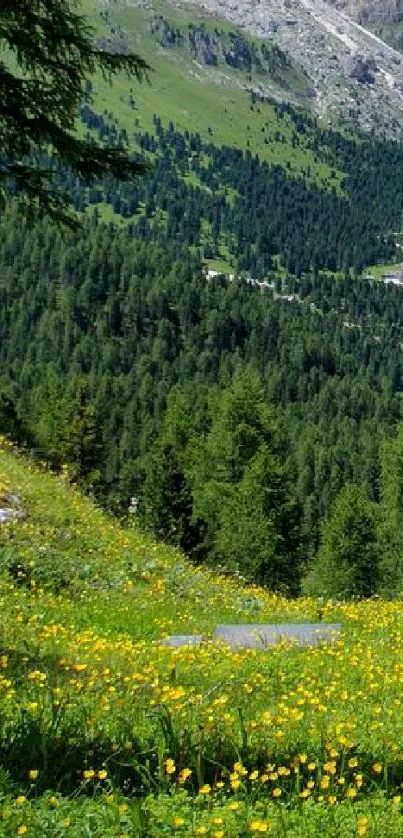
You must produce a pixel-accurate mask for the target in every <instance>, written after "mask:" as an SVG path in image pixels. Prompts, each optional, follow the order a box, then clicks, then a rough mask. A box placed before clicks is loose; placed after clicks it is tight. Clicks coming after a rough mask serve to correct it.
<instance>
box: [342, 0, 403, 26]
mask: <svg viewBox="0 0 403 838" xmlns="http://www.w3.org/2000/svg"><path fill="white" fill-rule="evenodd" d="M327 2H328V3H329V5H331V6H335V7H336V8H337V9H341V10H342V11H343V12H346V13H347V14H348V15H350V17H352V18H353V20H356V21H357V22H358V23H361V24H362V25H363V26H368V25H369V26H374V25H376V24H385V23H400V22H401V21H402V20H403V0H327Z"/></svg>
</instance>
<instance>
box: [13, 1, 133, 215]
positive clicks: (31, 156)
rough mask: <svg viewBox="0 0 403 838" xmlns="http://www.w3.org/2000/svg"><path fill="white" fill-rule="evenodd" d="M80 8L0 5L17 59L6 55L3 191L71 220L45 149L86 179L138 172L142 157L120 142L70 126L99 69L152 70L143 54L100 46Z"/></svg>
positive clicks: (110, 73)
mask: <svg viewBox="0 0 403 838" xmlns="http://www.w3.org/2000/svg"><path fill="white" fill-rule="evenodd" d="M75 6H76V3H75V2H74V0H18V3H16V2H15V0H2V3H1V6H0V44H1V46H2V47H5V48H6V50H5V51H4V52H3V55H6V54H7V51H8V53H9V55H10V58H11V60H9V61H8V60H6V59H5V58H4V57H3V59H2V60H1V61H0V91H1V96H0V146H1V157H0V189H1V192H0V196H1V195H4V190H5V188H7V187H8V188H9V189H10V188H11V189H12V190H13V191H16V192H17V194H19V195H21V196H23V197H25V198H26V199H27V200H28V201H29V203H30V205H31V206H32V205H39V206H40V207H41V208H42V209H46V210H47V211H48V212H50V213H52V214H53V215H55V216H56V217H59V218H60V217H64V218H67V219H68V218H69V216H68V215H66V213H65V212H63V209H62V208H63V205H64V199H63V196H62V195H61V194H60V192H58V191H55V188H54V185H55V180H54V175H53V174H52V171H51V169H50V167H49V166H46V165H44V164H43V162H42V161H41V158H40V153H41V152H43V151H44V150H45V149H49V148H51V149H52V150H53V151H54V152H56V153H57V155H58V157H59V159H61V160H62V161H64V162H65V163H67V164H68V165H69V166H70V167H72V168H73V169H74V170H75V172H76V173H77V174H78V175H80V176H82V177H83V178H87V179H88V178H93V177H100V176H102V175H106V174H112V175H114V176H115V177H117V178H123V179H125V178H129V177H132V175H133V174H134V173H135V172H138V171H139V168H140V167H139V165H138V162H136V161H135V160H133V159H131V158H130V157H129V156H128V155H127V154H126V153H125V152H124V151H122V150H121V149H118V148H116V147H112V146H101V145H100V144H98V143H95V142H93V141H91V140H87V139H86V140H81V139H79V137H78V136H77V134H74V133H73V130H72V129H73V128H74V125H75V122H76V118H77V113H78V110H79V107H80V105H81V102H82V100H83V99H84V98H87V99H88V97H89V96H90V95H91V94H90V93H89V89H88V84H87V82H88V78H89V76H90V75H92V74H93V73H94V71H95V70H97V69H98V70H100V71H101V72H102V74H103V75H104V77H106V78H109V79H110V78H111V77H112V76H113V75H114V74H115V73H116V72H118V71H119V70H125V71H126V72H127V73H128V74H129V76H135V77H137V79H141V78H142V77H143V76H144V74H145V72H146V71H147V69H148V68H147V64H146V63H145V62H144V61H143V59H141V58H139V57H138V56H137V55H133V54H129V55H122V54H120V53H119V54H118V53H116V52H107V51H105V50H101V49H98V48H97V47H96V46H95V44H94V39H93V34H94V33H93V32H92V30H91V28H90V27H89V25H88V22H87V21H86V19H85V17H83V16H82V15H81V14H79V13H78V12H77V11H76V10H75ZM14 62H15V63H16V69H14V67H15V64H14ZM53 168H54V167H53Z"/></svg>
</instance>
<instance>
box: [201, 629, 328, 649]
mask: <svg viewBox="0 0 403 838" xmlns="http://www.w3.org/2000/svg"><path fill="white" fill-rule="evenodd" d="M341 631H342V626H341V625H340V624H338V623H300V624H299V623H283V624H281V623H279V624H260V625H259V624H252V625H221V626H217V628H216V630H215V632H214V634H213V640H221V641H223V642H224V643H227V644H228V645H229V646H231V647H232V648H236V649H265V648H266V647H268V646H275V645H276V644H277V643H280V642H281V641H284V640H288V641H289V642H290V643H291V644H295V645H297V646H318V645H319V644H320V643H323V642H328V643H329V642H332V641H334V640H336V639H338V636H339V635H340V632H341Z"/></svg>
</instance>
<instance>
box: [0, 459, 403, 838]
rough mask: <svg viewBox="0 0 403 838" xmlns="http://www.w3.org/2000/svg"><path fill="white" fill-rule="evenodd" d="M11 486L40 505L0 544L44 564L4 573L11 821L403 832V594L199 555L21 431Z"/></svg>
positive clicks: (7, 821)
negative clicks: (113, 511) (218, 570)
mask: <svg viewBox="0 0 403 838" xmlns="http://www.w3.org/2000/svg"><path fill="white" fill-rule="evenodd" d="M8 492H17V493H18V494H19V496H20V497H21V500H22V505H23V508H24V509H25V510H26V513H27V517H26V519H25V521H22V522H21V521H20V522H17V523H15V524H8V525H1V528H0V561H1V564H2V565H3V568H4V567H5V566H6V565H9V564H10V563H12V562H14V563H15V562H19V563H21V564H22V565H24V567H25V568H27V570H28V573H29V577H30V578H29V580H28V584H27V583H24V584H18V583H15V584H14V585H13V584H11V582H10V577H9V576H8V575H7V574H6V573H5V571H4V570H3V571H2V573H0V580H1V586H0V605H1V609H2V624H1V644H0V646H1V648H0V810H1V817H0V835H4V836H11V835H15V834H25V832H24V827H26V828H27V834H28V835H29V836H35V838H39V836H40V837H41V838H42V837H43V836H49V838H50V836H52V838H54V836H61V835H64V834H65V830H66V829H68V830H69V831H68V834H70V835H72V836H74V838H76V836H77V837H78V836H87V835H91V836H99V838H101V836H102V838H105V836H112V835H115V836H116V835H120V836H123V835H136V836H137V835H143V836H144V838H145V836H147V838H152V837H153V836H155V838H157V837H158V838H160V836H163V835H186V836H188V835H203V834H204V835H208V836H216V838H217V836H219V838H235V836H247V835H250V834H253V833H254V832H255V833H259V832H271V833H272V834H273V835H276V836H280V835H288V836H290V838H307V836H308V835H309V836H310V838H319V836H321V837H322V836H324V835H326V838H331V837H332V836H333V838H336V836H337V838H348V837H349V838H351V837H352V836H354V835H365V834H368V835H377V836H378V838H379V837H382V836H393V838H398V836H400V835H401V834H402V832H403V817H402V815H401V806H400V802H399V800H398V797H399V787H400V784H401V783H402V782H403V722H402V714H401V683H402V678H403V669H402V663H401V660H402V651H403V634H402V628H403V605H402V603H401V602H397V603H393V604H392V603H383V602H380V601H372V602H368V603H362V604H355V605H354V604H349V605H333V604H332V603H319V602H315V601H312V600H307V599H301V600H299V601H287V600H285V599H282V598H281V597H278V596H274V595H272V594H270V593H269V592H267V591H262V590H259V589H249V590H248V589H246V588H245V587H243V586H242V585H241V584H240V583H239V582H237V581H236V580H235V581H232V580H229V579H224V578H220V577H217V576H214V575H213V574H208V573H206V572H203V571H201V570H195V569H194V568H191V567H190V566H189V565H188V563H187V562H186V561H185V560H184V559H183V558H182V557H181V556H179V555H178V554H177V553H175V551H174V550H172V549H171V548H167V547H166V546H163V545H157V544H155V543H154V542H153V541H151V540H150V539H149V538H147V537H146V536H144V535H143V534H142V533H141V532H139V531H138V530H137V528H136V527H135V526H133V525H132V526H130V527H128V528H124V527H122V526H120V525H119V524H118V523H116V522H114V521H113V520H111V519H109V518H108V517H107V516H106V515H105V514H104V513H102V512H100V511H99V510H98V509H96V508H95V507H94V506H93V505H92V504H91V503H90V501H88V500H86V499H85V498H83V497H82V496H80V495H79V494H78V493H77V492H75V491H74V490H72V489H71V488H70V487H69V486H68V484H67V482H66V480H63V479H60V478H55V477H54V476H52V475H51V474H49V473H48V472H46V471H42V472H41V471H38V470H37V469H36V468H34V467H33V466H32V465H29V464H27V463H26V462H24V461H23V460H22V459H21V458H18V457H16V456H15V455H14V454H13V453H12V452H10V451H9V450H8V448H7V446H6V447H4V446H3V449H2V450H1V451H0V495H1V496H2V497H4V496H5V495H6V494H7V493H8ZM322 618H323V619H330V620H339V619H340V620H341V621H342V622H343V623H344V626H345V637H344V639H343V640H342V641H341V642H340V643H339V644H338V645H337V646H335V647H323V648H320V649H318V650H311V651H308V650H306V651H304V652H300V651H298V650H293V649H286V648H283V647H278V648H276V649H273V650H270V651H268V652H263V653H257V652H253V651H252V652H248V651H244V652H233V651H231V650H228V649H226V648H225V647H217V646H215V645H213V644H209V643H207V645H205V646H203V647H202V648H201V649H189V648H183V649H170V648H166V647H163V646H161V645H160V644H159V642H158V640H159V639H161V638H162V637H163V636H164V635H166V634H168V633H170V632H172V631H175V632H188V631H191V632H199V631H202V632H204V633H206V634H209V633H211V632H212V631H213V629H214V627H215V626H216V624H217V623H218V622H222V621H233V622H248V621H255V622H256V621H258V622H264V621H299V620H318V619H322ZM167 759H171V760H172V762H169V761H168V762H167ZM238 762H239V763H243V766H245V768H244V767H243V766H242V765H241V764H240V765H237V766H236V767H235V769H234V763H238ZM268 763H269V765H268ZM1 765H3V766H4V769H5V771H4V770H3V769H2V768H1ZM184 769H188V770H189V771H191V772H192V773H191V774H190V776H189V777H187V776H186V775H187V771H186V772H185V773H183V770H184ZM29 771H33V772H34V774H31V777H29ZM36 771H38V772H39V773H38V775H37V776H36V773H35V772H36ZM84 772H87V773H84ZM88 772H89V773H88ZM94 772H96V773H95V775H94ZM131 789H132V791H133V790H134V791H135V795H134V797H133V794H132V793H131V791H130V790H131ZM274 790H276V791H274ZM88 791H91V792H92V791H95V796H92V795H90V796H89V797H88V796H87V792H88ZM273 791H274V795H273ZM125 795H126V796H125ZM276 795H278V797H276ZM301 795H302V796H301ZM359 829H361V831H358V830H359ZM18 830H20V831H18ZM21 830H22V831H21Z"/></svg>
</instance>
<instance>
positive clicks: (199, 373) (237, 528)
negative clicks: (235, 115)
mask: <svg viewBox="0 0 403 838" xmlns="http://www.w3.org/2000/svg"><path fill="white" fill-rule="evenodd" d="M84 232H85V234H84V235H83V232H81V231H80V232H77V233H67V232H61V231H60V230H59V231H58V230H56V229H55V228H53V227H52V226H51V225H50V224H49V223H48V222H46V221H43V222H42V224H41V225H40V226H37V227H34V228H32V229H31V230H30V231H27V230H23V229H22V228H21V226H20V225H19V224H18V220H17V218H16V217H15V216H14V215H13V213H12V212H9V213H8V214H7V215H6V216H4V217H3V221H2V227H1V242H0V259H1V265H2V273H1V282H0V332H1V336H2V339H1V344H0V346H1V348H0V358H1V368H2V371H3V372H2V402H1V422H2V428H3V430H4V431H6V432H8V433H11V435H12V436H13V437H14V438H16V439H17V440H19V441H20V442H24V441H26V442H27V444H28V445H29V446H30V447H32V448H34V449H35V450H36V451H37V453H38V455H39V456H40V457H45V458H46V459H49V460H50V462H51V463H52V464H53V465H54V466H56V467H61V466H62V465H63V464H66V465H67V467H68V469H69V472H70V475H71V478H72V479H73V480H78V481H79V482H81V483H82V484H83V485H84V486H86V487H87V488H89V489H91V490H92V491H93V492H95V494H96V496H97V497H98V498H99V499H100V500H101V501H102V502H103V503H104V504H105V505H107V506H110V507H111V508H113V509H115V510H120V511H126V510H127V508H128V506H129V503H130V499H131V498H133V497H135V498H136V499H137V500H136V504H135V505H138V513H137V514H139V515H140V516H141V517H142V520H143V522H144V523H145V524H146V525H147V526H149V527H151V528H152V529H153V531H154V532H155V533H156V534H157V535H159V536H160V537H163V538H165V539H166V540H171V541H173V542H174V543H176V544H178V545H179V546H181V547H182V548H183V549H184V550H186V552H188V553H189V554H190V555H192V556H193V557H194V558H195V560H196V561H206V560H207V561H214V562H215V563H216V564H217V562H218V563H221V564H223V565H224V566H226V567H228V568H229V569H231V570H237V569H240V570H241V571H242V572H243V573H244V574H245V575H247V576H248V577H249V578H257V579H260V580H261V581H266V582H267V583H268V584H269V585H270V584H271V585H274V586H275V587H279V588H280V589H291V590H298V588H299V584H300V578H301V574H303V573H304V572H305V570H306V563H307V559H308V558H309V556H310V555H311V554H312V552H313V551H314V550H315V549H316V547H317V544H318V536H319V530H320V524H321V522H322V521H323V520H324V518H325V516H326V515H327V513H328V512H329V510H330V508H331V505H332V503H333V501H334V499H335V498H336V496H337V495H338V492H339V491H340V490H341V489H342V487H343V486H344V485H345V484H346V483H347V482H348V481H354V482H356V483H358V484H360V485H362V486H363V487H364V490H365V493H366V494H367V497H368V499H371V500H372V501H375V502H377V501H379V500H380V484H379V475H380V471H381V464H382V456H381V459H380V454H379V444H380V441H381V439H382V438H383V437H384V436H385V435H389V434H391V435H392V436H393V432H394V431H393V429H394V427H395V425H396V422H398V420H399V419H400V416H401V407H400V392H401V386H402V362H403V356H402V349H401V345H402V328H403V327H402V323H403V312H402V307H403V296H402V294H401V292H400V289H393V288H392V289H390V288H386V287H384V286H383V285H382V284H380V283H378V282H375V281H373V282H371V281H369V280H363V279H359V278H357V277H354V278H353V277H351V276H349V275H346V276H345V277H344V278H342V277H341V276H340V277H338V278H337V277H332V276H327V275H325V274H323V273H320V272H314V273H311V274H307V275H305V276H303V277H302V278H300V279H298V278H296V277H291V276H290V277H289V278H288V279H284V280H283V281H282V283H281V282H280V280H279V279H277V286H276V287H277V290H274V291H273V290H270V289H266V288H263V289H260V288H259V287H255V286H254V285H252V284H251V283H250V282H248V281H245V280H241V279H239V280H234V281H233V282H229V281H227V280H225V279H224V278H222V279H219V278H218V279H215V280H213V281H208V280H206V278H205V276H204V275H203V274H202V272H201V269H200V262H199V259H198V257H197V256H196V255H195V256H192V255H191V253H190V252H189V250H186V248H184V247H183V250H182V255H181V257H179V254H180V242H178V241H176V242H175V241H173V242H172V248H171V251H172V252H171V253H170V252H169V247H168V245H167V246H166V247H165V248H164V249H162V248H161V247H160V246H159V245H158V244H154V243H152V242H151V241H150V240H148V238H146V241H145V242H142V241H141V240H140V239H138V238H136V237H134V236H133V231H132V230H131V229H129V228H128V229H122V230H118V229H116V227H114V226H113V225H109V226H108V225H105V224H102V223H98V222H97V221H96V219H93V220H92V221H88V222H87V223H86V227H85V231H84ZM280 285H281V286H282V287H281V288H280ZM284 296H285V298H284ZM234 376H235V378H234ZM396 444H397V445H398V443H396ZM397 450H398V449H397ZM386 476H387V475H386ZM390 477H391V479H392V478H393V474H390ZM385 479H386V477H385ZM382 491H384V492H387V491H388V489H387V485H386V483H384V484H383V486H382ZM381 494H382V492H381ZM392 511H393V510H392V509H390V514H392ZM382 514H383V513H382ZM393 514H394V513H393ZM396 514H397V515H398V511H397V512H396ZM399 526H400V525H399ZM396 578H397V577H396ZM394 584H396V579H395V583H394Z"/></svg>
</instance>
